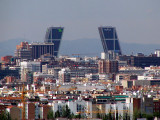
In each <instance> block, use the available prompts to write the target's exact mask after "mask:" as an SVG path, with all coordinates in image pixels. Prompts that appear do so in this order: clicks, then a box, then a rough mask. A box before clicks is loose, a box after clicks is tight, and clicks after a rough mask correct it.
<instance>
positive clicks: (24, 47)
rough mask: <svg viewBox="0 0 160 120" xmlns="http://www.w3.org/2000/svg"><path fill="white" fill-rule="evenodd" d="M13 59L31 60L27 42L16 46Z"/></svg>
mask: <svg viewBox="0 0 160 120" xmlns="http://www.w3.org/2000/svg"><path fill="white" fill-rule="evenodd" d="M15 57H17V58H19V59H27V60H30V59H32V57H31V49H30V45H29V43H28V42H21V44H20V45H16V51H15Z"/></svg>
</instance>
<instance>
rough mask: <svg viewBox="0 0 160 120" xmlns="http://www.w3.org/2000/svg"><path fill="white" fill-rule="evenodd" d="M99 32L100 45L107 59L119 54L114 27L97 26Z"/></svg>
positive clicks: (119, 49)
mask: <svg viewBox="0 0 160 120" xmlns="http://www.w3.org/2000/svg"><path fill="white" fill-rule="evenodd" d="M98 30H99V34H100V38H101V41H102V46H103V49H104V52H105V54H106V55H107V56H108V59H115V57H116V56H117V55H121V54H122V53H121V48H120V44H119V39H118V35H117V32H116V28H115V27H109V26H106V27H99V28H98Z"/></svg>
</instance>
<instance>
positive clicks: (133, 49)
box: [0, 38, 160, 56]
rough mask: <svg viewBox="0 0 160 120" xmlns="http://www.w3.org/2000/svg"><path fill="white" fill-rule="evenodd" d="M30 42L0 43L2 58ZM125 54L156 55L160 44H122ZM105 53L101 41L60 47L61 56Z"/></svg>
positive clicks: (68, 42) (65, 42) (67, 42)
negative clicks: (22, 44)
mask: <svg viewBox="0 0 160 120" xmlns="http://www.w3.org/2000/svg"><path fill="white" fill-rule="evenodd" d="M22 41H27V42H29V43H31V41H30V40H25V39H21V38H18V39H10V40H7V41H2V42H0V56H6V55H14V51H15V50H16V45H19V44H20V42H22ZM39 42H43V41H39ZM120 45H121V49H122V53H123V54H127V55H129V54H136V53H144V54H146V55H149V54H151V53H154V51H155V50H156V49H160V44H137V43H124V42H120ZM101 52H103V48H102V43H101V40H100V39H77V40H62V41H61V46H60V52H59V54H60V55H70V56H71V55H72V54H83V55H86V56H100V53H101Z"/></svg>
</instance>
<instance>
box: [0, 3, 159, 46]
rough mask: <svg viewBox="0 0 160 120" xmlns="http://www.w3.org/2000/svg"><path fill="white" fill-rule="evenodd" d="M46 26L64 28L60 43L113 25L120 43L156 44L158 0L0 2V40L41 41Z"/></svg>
mask: <svg viewBox="0 0 160 120" xmlns="http://www.w3.org/2000/svg"><path fill="white" fill-rule="evenodd" d="M49 26H64V27H65V30H64V35H63V40H74V39H81V38H98V39H99V38H100V37H99V33H98V30H97V27H99V26H115V27H116V29H117V31H118V36H119V39H120V41H123V42H130V43H143V42H145V43H156V44H160V0H0V41H5V40H8V39H15V38H25V39H29V40H31V41H43V40H44V36H45V32H46V29H47V27H49Z"/></svg>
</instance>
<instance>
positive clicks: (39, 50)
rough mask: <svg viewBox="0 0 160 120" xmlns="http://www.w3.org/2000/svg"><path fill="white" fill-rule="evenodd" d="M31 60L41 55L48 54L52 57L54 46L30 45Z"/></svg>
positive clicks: (48, 44) (44, 44)
mask: <svg viewBox="0 0 160 120" xmlns="http://www.w3.org/2000/svg"><path fill="white" fill-rule="evenodd" d="M30 46H31V54H32V59H38V58H40V57H41V55H44V54H49V55H50V56H54V44H53V43H32V44H31V45H30Z"/></svg>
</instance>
